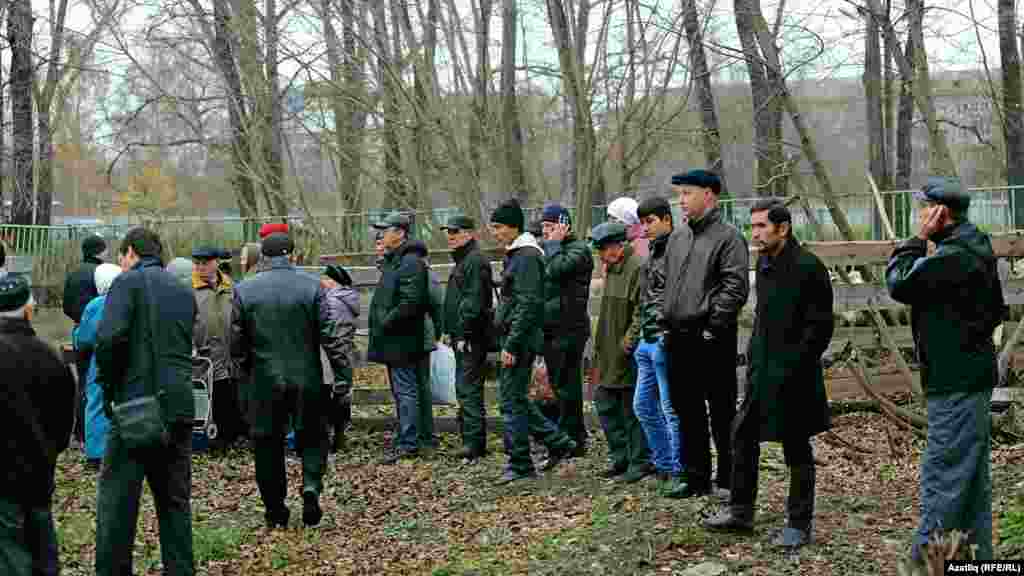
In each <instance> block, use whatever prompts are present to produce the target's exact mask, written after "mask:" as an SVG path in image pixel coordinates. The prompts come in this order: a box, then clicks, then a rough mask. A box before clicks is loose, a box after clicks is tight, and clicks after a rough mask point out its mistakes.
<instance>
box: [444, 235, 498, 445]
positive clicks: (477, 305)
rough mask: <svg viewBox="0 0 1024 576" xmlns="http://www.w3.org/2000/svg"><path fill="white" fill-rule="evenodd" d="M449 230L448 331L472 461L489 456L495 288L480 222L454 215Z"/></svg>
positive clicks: (463, 429) (464, 435)
mask: <svg viewBox="0 0 1024 576" xmlns="http://www.w3.org/2000/svg"><path fill="white" fill-rule="evenodd" d="M443 229H444V231H445V232H446V233H447V234H448V248H450V249H451V250H452V259H453V260H454V261H455V266H454V267H453V268H452V271H451V275H450V276H449V277H448V286H447V288H446V290H445V295H444V332H445V337H446V338H447V339H448V340H449V341H450V342H451V345H452V347H453V348H454V349H455V396H456V399H457V400H458V402H459V418H460V422H461V427H460V432H461V433H462V452H460V453H459V456H460V457H462V458H463V459H465V460H469V461H472V460H476V459H477V458H479V457H481V456H483V455H484V454H485V453H486V451H487V409H486V408H485V406H484V372H483V370H484V361H485V360H486V358H487V346H486V344H485V343H486V342H487V332H488V330H489V329H490V326H489V325H488V324H489V323H490V321H491V309H492V307H493V306H494V288H493V284H492V280H491V265H490V263H489V262H487V258H485V257H484V256H483V254H482V253H481V252H480V248H479V246H477V242H476V238H475V237H474V232H475V231H476V222H475V221H474V220H473V219H472V218H470V217H469V216H463V215H457V216H452V217H451V218H450V219H448V223H447V224H445V226H444V227H443Z"/></svg>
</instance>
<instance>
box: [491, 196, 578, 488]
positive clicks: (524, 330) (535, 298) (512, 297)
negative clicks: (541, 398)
mask: <svg viewBox="0 0 1024 576" xmlns="http://www.w3.org/2000/svg"><path fill="white" fill-rule="evenodd" d="M524 221H525V219H524V217H523V209H522V208H520V206H519V202H517V201H516V200H515V199H512V200H508V201H506V202H504V203H503V204H501V205H500V206H498V209H497V210H495V211H494V213H493V214H492V215H491V227H492V230H493V233H494V237H495V239H496V240H497V241H498V244H499V245H500V246H505V249H506V253H505V264H504V267H503V268H502V276H501V304H500V305H499V306H498V310H497V312H496V313H495V318H494V320H495V324H496V328H497V329H498V331H499V333H500V338H499V344H500V347H501V357H500V362H501V369H500V371H499V373H498V385H499V389H500V394H501V414H502V416H503V417H504V418H505V434H504V440H505V453H506V454H507V455H508V466H507V467H506V468H505V473H504V474H503V475H502V476H501V478H500V479H499V480H498V484H508V483H510V482H515V481H517V480H522V479H526V478H533V477H535V476H536V472H535V471H534V466H533V459H532V458H531V457H530V437H531V436H533V437H534V438H536V439H538V440H540V441H541V442H542V443H543V444H544V446H545V447H547V449H548V460H547V462H546V463H545V464H544V465H543V466H542V470H549V469H551V468H554V467H555V466H556V465H558V463H559V462H561V461H562V460H564V459H565V458H567V457H568V456H569V455H570V454H571V453H572V451H573V450H575V449H576V442H574V441H573V440H571V439H570V438H569V437H568V436H566V435H565V433H564V432H562V431H561V430H559V428H558V426H557V425H555V424H554V423H552V422H551V421H550V420H548V419H547V418H545V417H544V415H543V414H541V412H540V409H539V408H538V407H537V405H536V404H534V403H533V402H530V400H529V398H528V397H527V388H528V387H529V383H530V371H531V370H532V369H533V360H534V358H535V357H536V355H537V354H538V353H539V352H540V351H541V349H542V347H543V345H544V335H543V333H542V331H541V315H542V314H543V313H544V300H543V291H544V260H543V258H544V252H543V251H542V250H541V248H540V246H539V245H538V244H537V240H536V238H534V236H533V235H532V234H530V233H527V232H524V231H523V226H524Z"/></svg>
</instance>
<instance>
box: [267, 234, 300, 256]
mask: <svg viewBox="0 0 1024 576" xmlns="http://www.w3.org/2000/svg"><path fill="white" fill-rule="evenodd" d="M260 250H261V251H262V252H263V255H264V256H267V257H271V258H272V257H274V256H288V255H289V254H291V253H292V251H294V250H295V243H294V242H292V238H291V236H289V235H287V234H282V233H280V232H275V233H273V234H271V235H270V236H267V237H266V238H264V239H263V244H262V245H261V246H260Z"/></svg>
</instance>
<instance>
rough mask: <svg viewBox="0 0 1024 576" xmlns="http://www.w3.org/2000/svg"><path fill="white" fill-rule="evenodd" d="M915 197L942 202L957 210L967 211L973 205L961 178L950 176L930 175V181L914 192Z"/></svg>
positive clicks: (925, 200)
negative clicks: (961, 182) (961, 183)
mask: <svg viewBox="0 0 1024 576" xmlns="http://www.w3.org/2000/svg"><path fill="white" fill-rule="evenodd" d="M914 199H915V200H920V201H923V202H934V203H936V204H942V205H944V206H949V207H950V208H952V209H954V210H957V211H966V210H967V209H968V208H970V206H971V197H970V195H969V194H967V192H966V191H965V190H964V189H963V187H962V186H961V185H960V179H959V178H954V177H950V176H929V177H928V182H926V183H925V185H924V186H922V187H921V189H920V190H918V191H916V192H914Z"/></svg>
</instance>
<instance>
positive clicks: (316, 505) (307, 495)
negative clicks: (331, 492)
mask: <svg viewBox="0 0 1024 576" xmlns="http://www.w3.org/2000/svg"><path fill="white" fill-rule="evenodd" d="M323 516H324V512H323V510H321V509H320V498H319V497H318V496H317V494H316V492H312V491H310V492H303V493H302V523H303V524H304V525H306V526H316V525H317V524H319V523H320V519H321V518H323Z"/></svg>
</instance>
